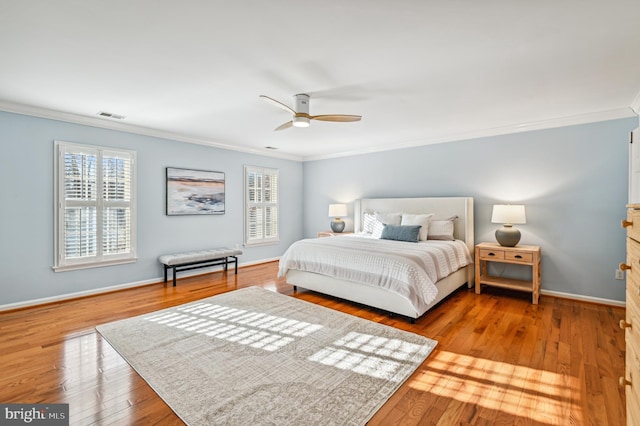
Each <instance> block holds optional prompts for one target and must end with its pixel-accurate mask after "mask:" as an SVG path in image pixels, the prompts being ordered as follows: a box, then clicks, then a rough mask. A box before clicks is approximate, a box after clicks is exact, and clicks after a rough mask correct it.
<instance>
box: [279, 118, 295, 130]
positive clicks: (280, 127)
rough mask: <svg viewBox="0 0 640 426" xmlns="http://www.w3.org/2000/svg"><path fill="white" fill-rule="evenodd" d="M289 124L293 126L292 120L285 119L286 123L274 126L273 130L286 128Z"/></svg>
mask: <svg viewBox="0 0 640 426" xmlns="http://www.w3.org/2000/svg"><path fill="white" fill-rule="evenodd" d="M291 126H293V120H292V121H287V122H286V123H284V124H282V125H280V126H278V127H276V129H275V131H276V132H277V131H278V130H284V129H288V128H289V127H291Z"/></svg>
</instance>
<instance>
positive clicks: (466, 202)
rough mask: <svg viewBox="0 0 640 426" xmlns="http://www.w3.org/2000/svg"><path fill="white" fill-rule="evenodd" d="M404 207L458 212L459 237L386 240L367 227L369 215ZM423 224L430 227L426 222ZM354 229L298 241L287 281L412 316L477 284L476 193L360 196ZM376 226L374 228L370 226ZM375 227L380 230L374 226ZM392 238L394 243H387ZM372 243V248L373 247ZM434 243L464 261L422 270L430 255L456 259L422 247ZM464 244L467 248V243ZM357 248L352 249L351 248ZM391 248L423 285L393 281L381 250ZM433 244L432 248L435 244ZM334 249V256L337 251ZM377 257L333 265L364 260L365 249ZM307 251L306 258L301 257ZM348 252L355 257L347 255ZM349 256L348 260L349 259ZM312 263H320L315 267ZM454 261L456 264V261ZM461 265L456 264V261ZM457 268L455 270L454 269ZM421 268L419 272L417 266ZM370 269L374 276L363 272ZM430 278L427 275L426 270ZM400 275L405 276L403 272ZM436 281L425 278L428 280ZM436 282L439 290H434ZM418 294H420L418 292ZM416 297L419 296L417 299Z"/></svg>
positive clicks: (283, 264)
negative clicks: (357, 267) (363, 266)
mask: <svg viewBox="0 0 640 426" xmlns="http://www.w3.org/2000/svg"><path fill="white" fill-rule="evenodd" d="M397 213H403V214H405V215H406V217H410V216H411V215H416V216H415V217H417V215H421V216H422V215H424V214H432V215H433V216H432V217H431V221H432V222H433V221H438V222H437V223H442V222H439V221H444V220H446V219H451V218H454V217H455V218H456V219H455V221H453V237H454V239H455V241H446V242H445V241H441V240H429V239H427V241H420V242H418V243H411V242H401V241H381V240H379V239H378V238H377V237H378V236H371V235H370V234H368V233H364V231H365V229H366V228H367V227H368V226H370V223H368V221H369V220H370V218H371V217H372V215H373V214H377V217H385V215H393V214H396V215H397ZM422 229H427V228H425V227H423V228H422ZM354 231H355V232H354V234H352V235H341V236H336V237H328V238H319V239H307V240H301V241H298V242H295V243H294V244H292V245H291V247H289V249H288V250H287V252H285V254H284V255H283V256H282V257H281V259H280V265H279V276H285V275H286V281H287V283H289V284H291V285H293V286H294V288H297V287H300V288H305V289H308V290H313V291H316V292H319V293H323V294H327V295H331V296H335V297H339V298H342V299H346V300H350V301H353V302H357V303H361V304H364V305H367V306H372V307H375V308H378V309H383V310H386V311H388V312H391V313H395V314H399V315H404V316H406V317H409V318H411V320H412V322H413V321H414V320H415V319H417V318H419V317H420V316H422V315H423V314H424V313H425V312H427V311H428V310H429V309H431V308H432V307H433V306H435V305H436V304H437V303H439V302H440V301H442V300H443V299H444V298H445V297H447V296H448V295H450V294H451V293H452V292H454V291H455V290H457V289H458V288H460V287H461V286H462V285H464V284H466V285H467V286H468V287H469V288H471V287H472V286H473V284H474V263H473V252H474V250H473V248H474V237H473V235H474V234H473V232H474V229H473V198H471V197H427V198H367V199H360V200H356V202H355V206H354ZM366 231H371V229H366ZM374 233H375V231H374ZM386 244H389V245H386ZM369 246H370V247H371V249H369V248H368V247H369ZM405 246H406V247H408V248H407V249H406V250H408V252H409V255H408V260H407V265H404V264H403V265H401V266H398V265H399V262H400V261H401V260H400V259H399V258H400V257H402V256H401V254H402V253H401V252H402V251H403V250H405ZM427 246H432V247H434V248H436V249H437V250H440V251H442V252H451V251H453V253H454V256H456V257H457V258H458V259H459V265H454V266H452V267H451V268H449V269H450V270H446V269H447V268H446V267H444V266H442V267H441V268H440V269H443V270H441V271H439V272H437V273H436V272H434V271H424V272H422V271H421V270H420V271H418V270H419V269H421V268H418V266H416V265H418V264H420V265H419V266H422V263H425V264H426V263H429V260H428V258H429V257H431V258H432V259H435V260H434V261H433V262H432V263H435V264H440V265H444V264H445V263H448V264H452V263H455V262H454V261H453V260H446V261H444V262H443V261H442V259H440V254H437V255H436V254H431V255H424V254H422V253H418V251H419V250H422V248H423V247H425V248H426V247H427ZM461 247H462V248H461ZM350 250H351V251H350ZM384 250H386V251H387V252H388V254H392V255H393V256H392V258H393V259H392V263H393V265H394V266H393V267H391V269H394V268H395V269H400V270H402V271H403V274H404V275H411V276H417V275H419V276H420V277H421V278H420V279H419V280H418V282H419V283H418V288H417V289H415V288H413V286H414V285H415V284H414V283H401V285H402V286H403V287H402V289H401V290H400V291H399V290H398V288H397V286H396V287H394V285H391V284H390V282H391V281H397V277H396V275H395V274H396V272H393V278H390V277H389V276H388V275H387V274H388V273H389V274H391V272H389V268H390V267H389V266H386V265H381V264H380V262H382V260H381V256H380V255H379V252H381V251H384ZM429 250H431V249H429ZM461 250H464V253H465V255H464V257H466V261H462V260H461V259H460V258H461V257H462V256H463V255H462V254H461V253H460V252H461ZM332 252H334V255H333V256H334V257H333V258H330V256H332V254H331V253H332ZM358 253H360V254H361V255H363V256H365V257H369V258H371V259H372V263H371V267H370V268H368V269H369V270H367V271H361V273H360V272H359V273H354V272H353V271H349V270H347V269H349V268H347V267H346V266H345V267H343V268H342V269H343V270H347V271H346V272H344V271H343V272H342V273H336V272H335V271H334V270H333V269H332V267H333V266H335V265H332V264H339V263H340V262H342V263H343V264H345V265H346V263H349V262H353V263H354V264H359V263H362V262H364V260H362V259H361V258H358V257H356V256H359V255H360V254H358ZM297 256H302V258H297ZM345 258H348V259H350V260H349V261H345ZM345 262H346V263H345ZM310 265H314V266H313V267H310ZM450 266H451V265H450ZM458 266H460V267H459V269H456V267H458ZM454 269H455V270H454ZM416 271H418V272H416ZM365 272H366V274H368V276H364V275H363V274H364V273H365ZM374 274H377V276H378V279H379V280H380V281H379V282H378V283H377V284H376V283H373V282H372V279H373V278H372V277H371V275H374ZM425 274H426V275H427V276H428V277H429V278H428V279H426V278H424V275H425ZM398 279H399V278H398ZM425 280H427V281H431V282H430V283H427V284H424V283H423V281H425ZM434 287H435V290H434ZM416 294H417V296H416ZM416 297H417V298H418V299H421V300H418V301H416Z"/></svg>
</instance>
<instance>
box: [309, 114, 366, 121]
mask: <svg viewBox="0 0 640 426" xmlns="http://www.w3.org/2000/svg"><path fill="white" fill-rule="evenodd" d="M309 118H310V119H312V120H320V121H340V122H347V121H360V120H361V119H362V116H361V115H346V114H324V115H312V116H310V117H309Z"/></svg>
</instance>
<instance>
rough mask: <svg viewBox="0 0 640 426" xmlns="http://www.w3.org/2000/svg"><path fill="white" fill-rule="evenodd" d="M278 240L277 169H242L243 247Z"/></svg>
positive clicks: (247, 167) (251, 167)
mask: <svg viewBox="0 0 640 426" xmlns="http://www.w3.org/2000/svg"><path fill="white" fill-rule="evenodd" d="M278 241H279V238H278V170H275V169H266V168H262V167H253V166H245V245H258V244H268V243H275V242H278Z"/></svg>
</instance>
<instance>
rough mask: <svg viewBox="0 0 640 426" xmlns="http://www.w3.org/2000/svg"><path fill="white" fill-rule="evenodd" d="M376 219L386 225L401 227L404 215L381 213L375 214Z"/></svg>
mask: <svg viewBox="0 0 640 426" xmlns="http://www.w3.org/2000/svg"><path fill="white" fill-rule="evenodd" d="M375 215H376V219H378V220H379V221H380V222H382V223H384V224H385V225H400V222H401V221H402V213H380V212H375Z"/></svg>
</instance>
